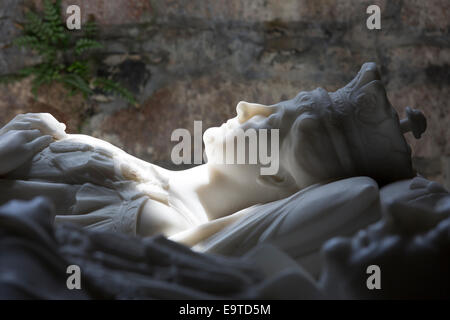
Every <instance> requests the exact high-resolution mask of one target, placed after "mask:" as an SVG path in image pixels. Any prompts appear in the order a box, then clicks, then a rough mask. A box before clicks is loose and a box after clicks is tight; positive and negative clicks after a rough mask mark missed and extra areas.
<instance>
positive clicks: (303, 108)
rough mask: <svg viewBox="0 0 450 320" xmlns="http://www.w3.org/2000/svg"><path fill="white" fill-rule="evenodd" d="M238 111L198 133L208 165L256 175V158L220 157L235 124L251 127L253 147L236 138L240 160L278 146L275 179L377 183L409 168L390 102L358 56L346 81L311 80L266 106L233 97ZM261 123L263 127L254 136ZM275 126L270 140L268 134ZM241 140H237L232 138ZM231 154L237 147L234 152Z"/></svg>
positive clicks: (402, 175) (282, 182) (301, 183)
mask: <svg viewBox="0 0 450 320" xmlns="http://www.w3.org/2000/svg"><path fill="white" fill-rule="evenodd" d="M236 111H237V116H236V117H235V118H232V119H230V120H228V121H227V122H226V123H224V124H223V125H222V126H221V127H216V128H210V129H208V130H206V132H205V134H204V142H205V147H206V155H207V157H208V163H209V165H211V166H213V167H215V168H216V169H217V170H220V171H221V172H223V173H224V174H227V175H236V177H244V176H245V177H246V178H259V177H260V169H261V167H262V164H263V162H259V161H258V163H257V164H250V163H249V162H246V164H236V162H233V161H229V162H228V164H226V161H225V159H226V158H225V157H224V156H223V155H226V156H228V155H227V151H226V145H227V143H229V142H232V141H233V140H234V139H235V136H236V134H237V132H239V131H240V130H243V131H244V132H247V130H248V129H253V130H254V131H256V138H255V139H254V143H253V144H254V145H255V144H256V146H254V145H253V148H252V146H251V144H250V143H246V142H245V141H247V140H245V141H244V142H245V144H244V146H243V149H244V150H245V156H246V157H245V159H246V161H247V160H248V159H250V156H251V155H255V153H258V160H260V159H259V156H260V153H259V151H261V147H264V148H265V149H267V150H268V151H269V153H270V151H277V152H278V155H279V156H278V157H277V159H274V161H278V171H277V172H276V173H275V174H273V179H272V180H270V179H268V178H267V177H263V178H264V180H265V181H271V182H273V183H275V182H276V183H275V185H277V186H288V185H289V187H291V188H292V186H293V185H295V186H296V188H297V190H298V189H303V188H305V187H307V186H310V185H312V184H315V183H319V182H325V181H328V180H331V179H339V178H345V177H351V176H360V175H365V176H370V177H372V178H374V179H375V180H377V182H381V183H382V184H384V183H388V182H390V180H400V179H406V178H410V177H411V176H412V175H413V171H412V167H411V156H410V150H409V147H408V145H407V144H406V142H405V140H404V138H403V136H402V134H401V131H400V127H399V121H398V117H397V113H396V112H395V110H394V109H393V108H392V106H391V104H390V103H389V101H388V99H387V97H386V92H385V90H384V87H383V85H382V84H381V81H380V80H379V75H378V73H377V71H376V66H375V64H373V63H368V64H364V65H363V67H362V68H361V71H360V72H359V73H358V75H357V76H356V77H355V79H353V80H352V81H351V82H350V83H349V84H348V85H347V86H345V87H344V88H342V89H340V90H338V91H336V92H330V93H329V92H327V91H325V90H324V89H321V88H318V89H316V90H313V91H308V92H300V93H299V94H298V95H297V96H296V97H295V98H294V99H291V100H287V101H283V102H280V103H277V104H275V105H270V106H265V105H261V104H253V103H247V102H240V103H239V104H238V105H237V108H236ZM261 129H266V130H267V131H268V135H267V137H268V138H267V139H266V140H264V139H261V137H262V136H260V135H259V132H260V131H262V130H261ZM273 130H276V131H277V135H278V136H277V140H278V144H276V147H277V149H276V150H271V149H274V144H272V143H271V142H272V141H271V138H272V136H273V135H274V134H271V132H272V131H273ZM238 147H240V146H238ZM234 154H235V155H236V152H234Z"/></svg>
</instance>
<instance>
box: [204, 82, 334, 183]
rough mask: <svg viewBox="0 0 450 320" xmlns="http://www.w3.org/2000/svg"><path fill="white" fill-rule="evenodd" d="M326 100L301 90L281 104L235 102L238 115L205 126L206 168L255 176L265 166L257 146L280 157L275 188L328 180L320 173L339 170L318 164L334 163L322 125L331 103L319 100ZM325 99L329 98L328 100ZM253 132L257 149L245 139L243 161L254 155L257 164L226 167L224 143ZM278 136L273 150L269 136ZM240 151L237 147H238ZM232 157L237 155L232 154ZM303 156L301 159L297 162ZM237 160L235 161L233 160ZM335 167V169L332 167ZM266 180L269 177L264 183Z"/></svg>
mask: <svg viewBox="0 0 450 320" xmlns="http://www.w3.org/2000/svg"><path fill="white" fill-rule="evenodd" d="M324 97H328V95H327V93H326V91H325V90H323V89H316V90H314V91H310V92H300V93H299V94H298V95H297V96H296V97H295V98H294V99H292V100H288V101H283V102H280V103H277V104H275V105H270V106H266V105H261V104H255V103H247V102H239V103H238V105H237V107H236V113H237V115H236V117H234V118H232V119H230V120H228V121H227V122H226V123H224V124H222V125H221V126H220V127H213V128H209V129H208V130H206V131H205V134H204V136H203V139H204V142H205V151H206V155H207V158H208V164H209V165H211V166H214V168H216V169H218V170H220V171H222V172H225V173H226V174H231V175H237V176H240V177H243V176H245V177H247V178H249V177H252V178H255V179H256V178H259V177H260V176H261V175H260V169H261V167H263V166H264V165H263V163H261V161H259V160H260V159H259V156H260V154H259V152H260V151H261V147H264V148H265V150H267V151H268V154H271V155H273V153H272V151H276V152H277V153H278V155H279V156H278V159H273V161H278V163H279V170H278V172H276V173H275V174H274V175H273V176H274V179H272V180H271V182H274V183H275V185H278V186H281V185H283V186H285V187H289V188H292V187H293V186H294V185H295V186H296V189H297V190H298V189H301V188H303V187H306V186H308V185H311V184H313V183H316V182H319V181H322V180H323V179H326V178H327V177H326V176H325V175H323V174H322V172H323V171H324V170H323V168H324V167H328V168H329V167H333V168H332V170H334V171H338V170H339V168H338V167H336V166H335V163H331V165H330V161H325V160H324V161H317V157H320V158H322V159H328V160H329V159H333V158H334V157H335V156H334V155H333V154H332V153H330V151H331V150H333V149H332V148H330V143H331V142H330V141H328V140H329V138H328V136H327V134H326V130H325V128H324V125H323V119H322V114H323V110H322V109H323V108H324V106H327V105H329V101H323V99H324ZM327 99H329V98H327ZM262 129H265V130H266V132H267V139H263V138H262V136H261V135H260V134H259V132H260V131H261V130H262ZM240 130H241V131H243V132H248V131H249V130H250V131H251V130H254V131H255V132H256V139H255V140H254V141H256V146H257V148H253V149H252V148H251V146H250V142H249V139H248V140H245V145H244V149H245V155H246V158H245V159H246V161H248V159H249V155H250V154H251V153H255V152H256V153H258V163H257V164H250V163H249V162H246V164H244V165H243V164H236V162H234V163H233V164H226V163H225V162H226V156H224V155H226V154H227V151H226V148H227V143H231V142H232V141H233V140H234V142H236V139H235V137H236V135H237V134H238V132H239V131H240ZM274 131H276V132H277V138H278V139H277V140H278V141H277V142H278V143H277V147H278V150H273V149H274V144H273V141H272V139H273V138H274V134H273V132H274ZM237 147H240V146H237ZM234 155H236V152H234ZM300 158H302V160H301V161H298V160H299V159H300ZM234 160H236V158H234ZM334 167H336V168H334ZM266 180H267V179H266Z"/></svg>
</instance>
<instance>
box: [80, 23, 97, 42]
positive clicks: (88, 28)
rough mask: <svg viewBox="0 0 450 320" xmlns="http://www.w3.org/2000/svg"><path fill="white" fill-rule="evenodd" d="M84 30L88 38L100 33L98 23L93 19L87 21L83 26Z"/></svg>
mask: <svg viewBox="0 0 450 320" xmlns="http://www.w3.org/2000/svg"><path fill="white" fill-rule="evenodd" d="M83 30H84V37H85V38H87V39H93V38H95V36H96V35H97V33H98V26H97V23H95V21H93V20H89V21H88V22H86V23H85V24H84V26H83Z"/></svg>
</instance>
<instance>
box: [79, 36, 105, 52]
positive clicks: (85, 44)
mask: <svg viewBox="0 0 450 320" xmlns="http://www.w3.org/2000/svg"><path fill="white" fill-rule="evenodd" d="M99 48H103V45H102V44H101V43H100V42H98V41H95V40H92V39H86V38H82V39H80V40H78V41H77V43H76V44H75V53H76V54H77V55H81V54H82V53H83V52H85V51H87V50H93V49H99Z"/></svg>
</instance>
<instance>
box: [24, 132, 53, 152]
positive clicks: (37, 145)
mask: <svg viewBox="0 0 450 320" xmlns="http://www.w3.org/2000/svg"><path fill="white" fill-rule="evenodd" d="M52 142H53V137H52V136H49V135H46V136H42V137H39V138H37V139H34V140H33V141H31V142H28V144H27V145H28V146H29V147H30V148H31V150H32V151H33V152H34V153H36V152H39V151H41V150H42V149H44V148H46V147H48V145H49V144H50V143H52Z"/></svg>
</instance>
